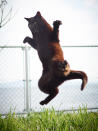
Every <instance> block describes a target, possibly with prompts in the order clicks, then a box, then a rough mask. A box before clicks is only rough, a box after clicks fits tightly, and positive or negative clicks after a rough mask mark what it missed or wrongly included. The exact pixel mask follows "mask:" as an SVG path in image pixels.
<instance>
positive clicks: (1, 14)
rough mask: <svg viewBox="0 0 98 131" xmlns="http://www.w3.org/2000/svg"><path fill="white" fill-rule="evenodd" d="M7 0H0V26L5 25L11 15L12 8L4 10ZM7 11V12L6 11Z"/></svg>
mask: <svg viewBox="0 0 98 131" xmlns="http://www.w3.org/2000/svg"><path fill="white" fill-rule="evenodd" d="M7 5H8V2H7V1H6V0H1V1H0V28H2V27H3V26H5V25H6V24H7V23H8V22H9V21H10V20H11V18H12V17H11V15H12V8H10V9H9V10H8V11H6V7H7ZM6 12H7V13H6Z"/></svg>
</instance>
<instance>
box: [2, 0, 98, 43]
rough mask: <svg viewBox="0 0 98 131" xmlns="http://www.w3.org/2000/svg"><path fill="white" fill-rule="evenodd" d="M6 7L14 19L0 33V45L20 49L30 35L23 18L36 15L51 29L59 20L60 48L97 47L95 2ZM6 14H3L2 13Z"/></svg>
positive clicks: (54, 0) (53, 0)
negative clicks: (9, 9) (40, 15)
mask: <svg viewBox="0 0 98 131" xmlns="http://www.w3.org/2000/svg"><path fill="white" fill-rule="evenodd" d="M8 3H9V5H8V7H7V9H8V8H10V7H11V6H12V7H13V14H14V13H15V12H17V13H16V14H15V17H14V18H13V19H12V20H11V21H10V22H9V23H8V24H7V25H6V26H5V27H3V28H1V29H0V45H3V44H5V43H6V44H7V45H11V44H14V45H17V44H18V45H22V44H23V43H22V41H23V39H24V37H25V36H26V35H30V36H31V33H30V31H29V29H28V27H27V22H26V21H25V20H24V17H31V16H34V15H35V14H36V12H37V11H40V12H41V14H42V16H43V17H44V18H45V19H46V20H47V21H48V22H49V24H51V25H52V23H53V21H54V20H56V19H59V20H61V21H62V23H63V25H62V26H61V27H60V41H61V45H97V44H98V37H97V34H98V0H9V1H8ZM5 13H6V12H5Z"/></svg>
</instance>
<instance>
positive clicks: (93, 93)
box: [0, 46, 98, 114]
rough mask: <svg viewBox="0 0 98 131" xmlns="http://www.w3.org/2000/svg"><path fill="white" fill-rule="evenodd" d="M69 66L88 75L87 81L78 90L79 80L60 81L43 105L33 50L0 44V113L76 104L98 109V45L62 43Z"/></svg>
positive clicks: (76, 106) (37, 67)
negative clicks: (53, 93) (54, 93)
mask: <svg viewBox="0 0 98 131" xmlns="http://www.w3.org/2000/svg"><path fill="white" fill-rule="evenodd" d="M62 49H63V51H64V57H65V59H66V60H67V61H68V62H69V63H70V66H71V69H74V70H82V71H84V72H86V73H87V75H88V84H87V87H86V89H85V90H84V91H80V86H81V80H71V81H67V82H64V83H63V84H62V85H61V86H60V87H59V92H60V93H59V94H58V95H57V96H56V97H55V98H54V99H53V100H52V101H51V102H50V103H49V104H48V105H45V106H41V105H40V104H39V102H40V101H41V100H43V99H44V98H45V97H46V96H47V95H46V94H44V93H43V92H41V91H40V90H39V88H38V80H39V78H40V76H41V73H42V65H41V62H40V61H39V58H38V54H37V52H36V50H34V49H32V48H31V47H28V46H25V47H24V46H9V47H8V46H5V47H4V46H2V47H0V114H6V113H8V112H9V111H15V112H16V113H24V112H27V111H31V110H35V111H40V110H41V109H42V108H51V107H53V108H54V109H55V110H72V108H74V109H77V108H78V107H79V106H81V107H82V106H87V108H88V109H98V58H97V57H98V46H91V47H89V46H66V47H62Z"/></svg>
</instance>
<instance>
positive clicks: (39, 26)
mask: <svg viewBox="0 0 98 131" xmlns="http://www.w3.org/2000/svg"><path fill="white" fill-rule="evenodd" d="M25 19H26V20H27V21H28V27H29V29H30V30H31V32H32V33H33V34H34V33H37V32H38V33H39V32H41V31H44V30H46V29H51V27H50V25H49V24H48V23H47V22H46V20H45V19H44V18H43V17H42V16H41V13H40V12H39V11H38V12H37V13H36V15H35V16H34V17H30V18H25Z"/></svg>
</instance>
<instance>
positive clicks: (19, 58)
mask: <svg viewBox="0 0 98 131" xmlns="http://www.w3.org/2000/svg"><path fill="white" fill-rule="evenodd" d="M23 73H24V72H23V51H22V49H19V48H18V49H17V48H1V50H0V113H1V114H5V113H8V112H9V111H10V110H11V111H13V110H15V111H16V112H23V110H24V82H23Z"/></svg>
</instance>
